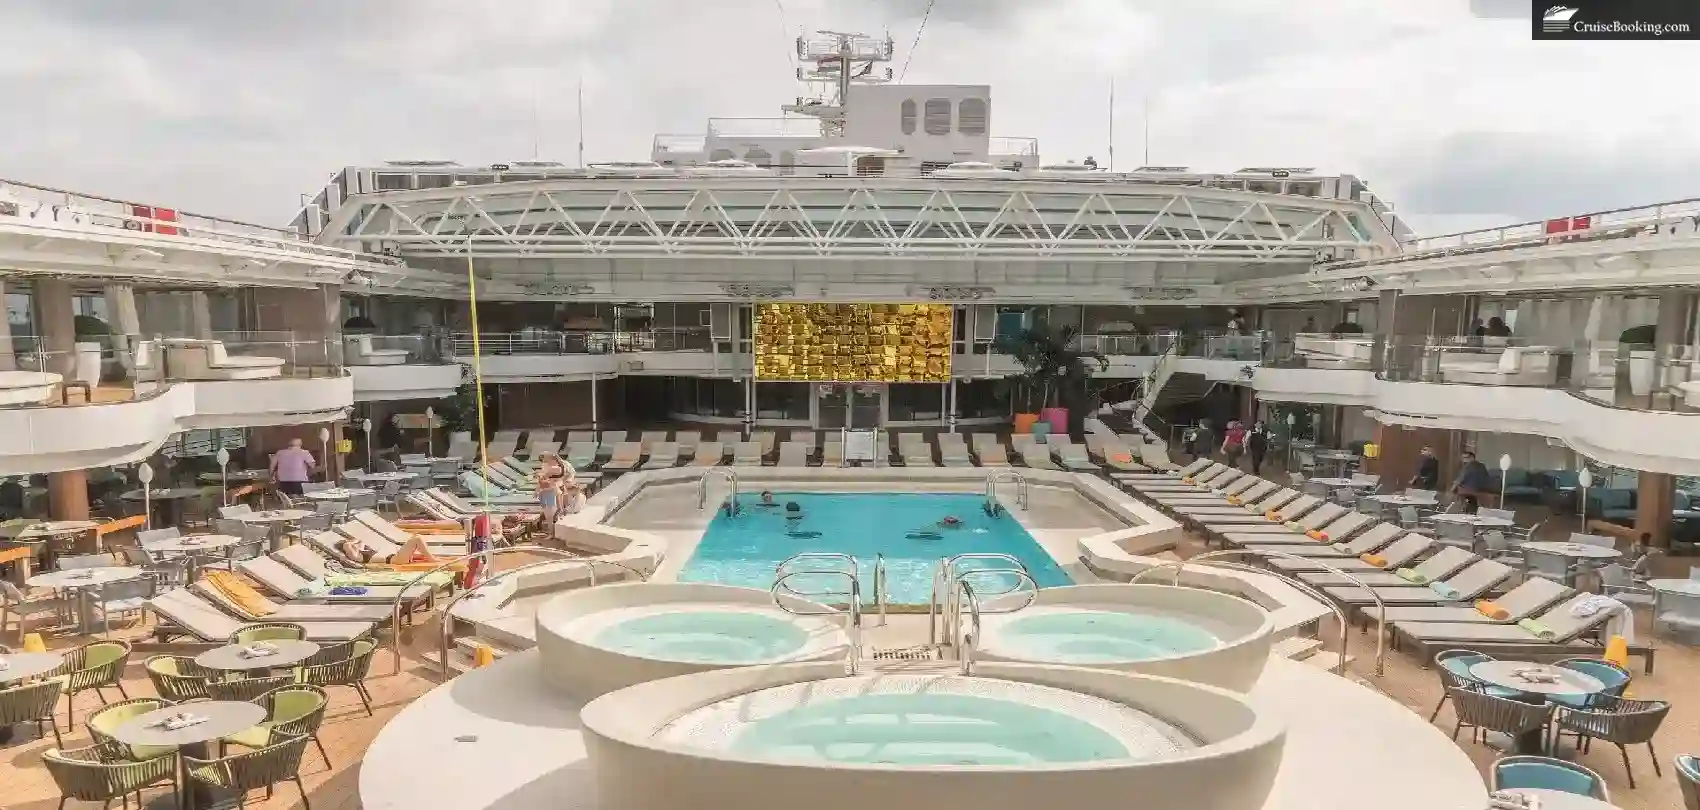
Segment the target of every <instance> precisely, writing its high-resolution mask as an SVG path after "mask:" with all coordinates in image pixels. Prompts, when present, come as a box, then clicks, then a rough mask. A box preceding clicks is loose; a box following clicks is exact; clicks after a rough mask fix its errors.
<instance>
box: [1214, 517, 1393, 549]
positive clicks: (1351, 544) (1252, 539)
mask: <svg viewBox="0 0 1700 810" xmlns="http://www.w3.org/2000/svg"><path fill="white" fill-rule="evenodd" d="M1405 534H1406V532H1405V529H1404V528H1403V527H1401V526H1399V525H1397V524H1393V523H1377V524H1376V525H1374V526H1371V527H1370V528H1369V529H1368V530H1367V531H1365V532H1363V533H1362V534H1359V535H1358V536H1357V537H1354V538H1352V539H1351V540H1348V541H1344V542H1339V543H1323V542H1321V541H1318V540H1312V539H1310V538H1308V537H1303V536H1302V535H1296V534H1294V535H1286V536H1281V535H1271V534H1245V533H1236V532H1228V533H1224V534H1223V535H1222V542H1223V543H1224V544H1227V545H1230V546H1241V547H1244V548H1261V549H1267V550H1269V551H1279V552H1281V553H1283V554H1296V555H1298V556H1300V557H1316V556H1322V557H1335V556H1344V557H1356V556H1358V555H1359V554H1367V553H1369V552H1372V551H1377V550H1379V549H1381V548H1382V547H1383V546H1386V545H1387V544H1389V543H1392V542H1393V541H1395V540H1398V539H1399V538H1401V537H1404V536H1405Z"/></svg>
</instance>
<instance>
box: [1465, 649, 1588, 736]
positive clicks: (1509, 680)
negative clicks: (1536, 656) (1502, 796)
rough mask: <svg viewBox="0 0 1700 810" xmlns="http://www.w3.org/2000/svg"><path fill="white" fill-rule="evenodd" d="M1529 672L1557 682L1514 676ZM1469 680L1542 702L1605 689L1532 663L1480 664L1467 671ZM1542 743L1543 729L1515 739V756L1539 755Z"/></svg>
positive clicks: (1583, 677)
mask: <svg viewBox="0 0 1700 810" xmlns="http://www.w3.org/2000/svg"><path fill="white" fill-rule="evenodd" d="M1531 669H1532V670H1539V671H1541V672H1545V673H1549V674H1551V675H1553V676H1555V677H1556V678H1557V679H1556V680H1554V681H1553V682H1552V683H1533V682H1530V681H1525V680H1523V679H1522V678H1519V677H1517V674H1516V673H1517V672H1519V671H1521V670H1531ZM1470 677H1472V678H1475V679H1476V680H1479V681H1481V682H1483V683H1487V684H1492V685H1494V686H1498V687H1501V688H1504V689H1510V690H1512V691H1514V692H1518V693H1520V694H1523V695H1540V696H1542V697H1543V698H1544V697H1545V696H1547V695H1591V694H1593V693H1595V692H1598V691H1600V690H1602V689H1605V688H1606V685H1605V684H1603V683H1601V682H1600V679H1598V678H1595V677H1594V676H1592V675H1588V674H1585V673H1581V672H1577V671H1576V670H1573V669H1565V668H1564V667H1555V666H1552V665H1551V664H1537V663H1534V662H1532V661H1483V662H1481V663H1479V664H1475V665H1473V666H1471V667H1470ZM1531 702H1535V703H1539V702H1540V701H1531ZM1545 742H1546V734H1545V732H1544V730H1543V729H1535V730H1533V731H1530V732H1528V733H1525V734H1522V735H1519V736H1518V737H1517V753H1519V754H1541V753H1542V752H1543V749H1544V747H1545Z"/></svg>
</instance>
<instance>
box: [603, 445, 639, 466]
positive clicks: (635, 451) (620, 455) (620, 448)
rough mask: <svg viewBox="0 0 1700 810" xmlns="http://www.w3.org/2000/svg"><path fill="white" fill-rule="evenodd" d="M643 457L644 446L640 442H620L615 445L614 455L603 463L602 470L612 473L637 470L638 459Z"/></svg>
mask: <svg viewBox="0 0 1700 810" xmlns="http://www.w3.org/2000/svg"><path fill="white" fill-rule="evenodd" d="M642 457H643V444H642V443H640V442H620V443H619V444H616V445H614V453H613V455H611V456H609V457H608V460H607V461H604V462H602V469H603V470H607V471H612V472H625V471H628V470H633V469H636V468H637V465H638V459H639V458H642Z"/></svg>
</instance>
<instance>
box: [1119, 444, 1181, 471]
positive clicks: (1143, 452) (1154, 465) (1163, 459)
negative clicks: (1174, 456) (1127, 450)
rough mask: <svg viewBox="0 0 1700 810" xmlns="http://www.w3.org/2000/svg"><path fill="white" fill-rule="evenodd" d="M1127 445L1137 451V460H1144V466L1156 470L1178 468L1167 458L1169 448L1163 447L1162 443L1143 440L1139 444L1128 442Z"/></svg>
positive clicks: (1173, 469) (1174, 469)
mask: <svg viewBox="0 0 1700 810" xmlns="http://www.w3.org/2000/svg"><path fill="white" fill-rule="evenodd" d="M1128 446H1129V447H1133V448H1135V449H1137V450H1138V451H1139V460H1140V461H1142V462H1144V463H1145V466H1147V467H1150V468H1151V469H1153V470H1157V471H1159V472H1174V471H1176V470H1178V469H1179V467H1178V466H1177V465H1176V464H1175V462H1174V461H1172V460H1171V459H1170V458H1169V448H1167V447H1164V446H1163V445H1160V444H1156V443H1154V442H1143V443H1140V444H1129V445H1128Z"/></svg>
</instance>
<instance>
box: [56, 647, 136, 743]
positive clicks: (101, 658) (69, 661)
mask: <svg viewBox="0 0 1700 810" xmlns="http://www.w3.org/2000/svg"><path fill="white" fill-rule="evenodd" d="M129 661H130V645H129V644H128V643H125V642H122V641H96V642H94V643H93V644H84V645H83V646H81V647H78V648H76V649H74V650H71V651H70V652H68V653H66V654H65V663H64V664H63V665H61V666H60V667H59V669H57V670H55V671H54V672H55V677H56V678H58V679H59V680H60V681H62V682H63V683H64V684H65V722H66V724H67V725H73V726H74V725H75V724H76V721H75V720H74V719H73V718H75V717H76V707H75V705H74V704H75V703H76V700H77V695H78V693H81V692H87V691H88V690H90V689H93V690H94V693H95V695H96V696H98V697H99V698H100V702H101V705H105V704H106V702H107V701H106V693H105V692H103V691H101V690H102V689H105V688H106V687H109V686H110V687H113V688H116V689H117V690H118V694H119V695H121V696H123V697H124V698H126V699H128V698H129V697H130V695H129V693H128V692H125V691H124V683H123V681H122V680H121V679H122V678H123V677H124V665H125V664H127V663H129Z"/></svg>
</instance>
